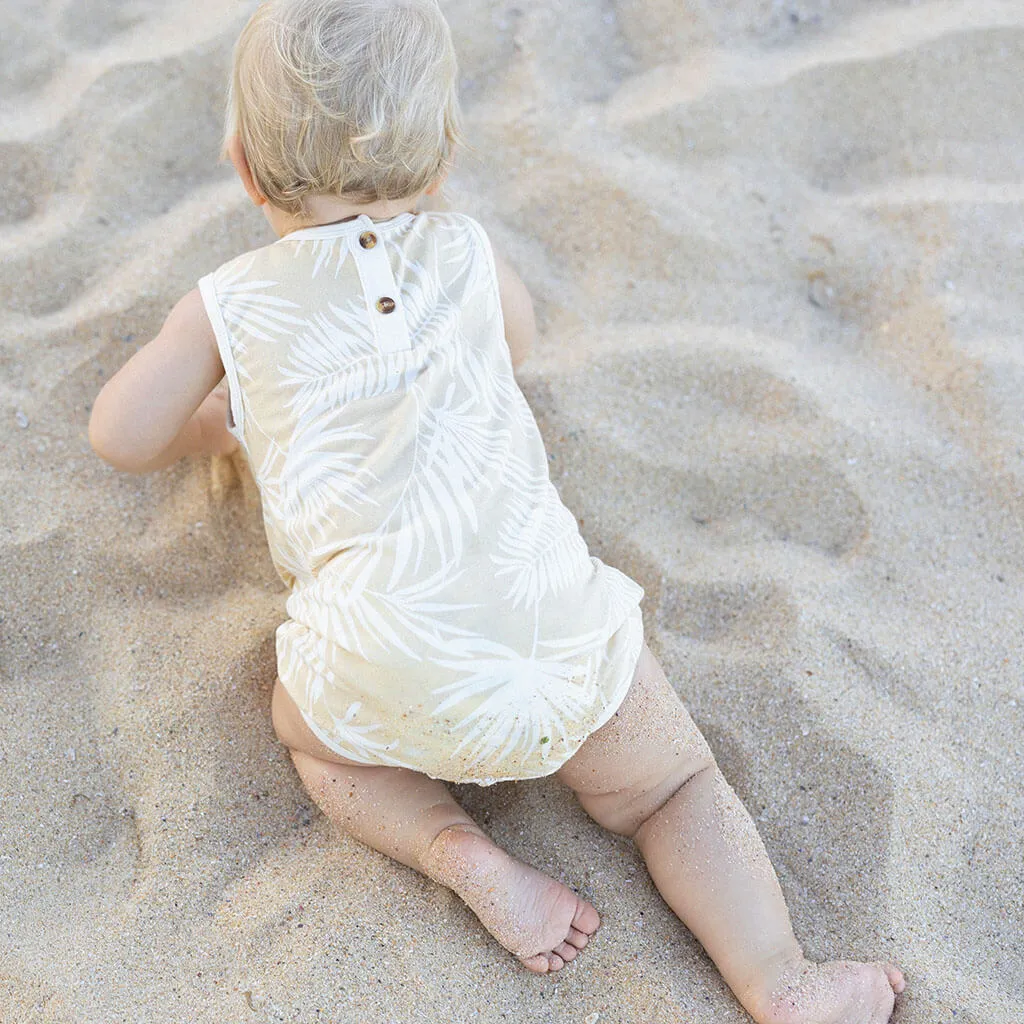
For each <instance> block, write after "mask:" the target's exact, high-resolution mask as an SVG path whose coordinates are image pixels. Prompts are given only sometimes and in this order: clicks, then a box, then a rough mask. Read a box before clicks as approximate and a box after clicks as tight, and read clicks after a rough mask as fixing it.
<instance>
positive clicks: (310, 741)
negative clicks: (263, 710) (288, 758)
mask: <svg viewBox="0 0 1024 1024" xmlns="http://www.w3.org/2000/svg"><path fill="white" fill-rule="evenodd" d="M270 716H271V720H272V721H273V723H274V732H276V733H277V738H278V739H279V740H280V741H281V742H282V743H283V744H284V745H285V746H286V747H287V748H288V749H289V750H296V751H299V752H300V753H303V754H309V755H310V756H311V757H317V758H319V759H320V760H321V761H330V762H331V763H332V764H349V765H359V764H360V763H359V762H358V761H350V760H348V759H347V758H344V757H342V756H341V755H340V754H336V753H335V752H334V751H333V750H331V749H330V748H329V747H327V746H325V745H324V744H323V743H322V742H321V741H320V739H319V737H317V735H316V734H315V733H314V732H313V730H312V729H310V727H309V726H308V725H306V720H305V719H304V718H303V717H302V712H301V711H300V710H299V706H298V705H297V704H296V703H295V701H294V700H292V698H291V694H289V693H288V691H287V690H286V689H285V688H284V685H283V684H282V683H281V680H280V679H278V680H277V681H276V682H275V683H274V695H273V697H272V698H271V701H270ZM360 767H365V765H360Z"/></svg>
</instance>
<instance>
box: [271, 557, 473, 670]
mask: <svg viewBox="0 0 1024 1024" xmlns="http://www.w3.org/2000/svg"><path fill="white" fill-rule="evenodd" d="M378 562H379V557H378V555H377V553H376V552H373V551H371V550H369V549H365V548H364V549H361V550H358V551H357V552H356V553H355V554H354V555H352V556H351V557H348V558H345V559H344V561H341V560H338V561H336V562H334V563H332V565H331V567H330V568H329V569H327V570H325V572H324V574H323V575H322V576H321V579H323V580H324V582H325V585H327V586H329V589H330V600H328V601H325V600H323V599H322V598H321V597H320V596H319V595H318V594H316V593H311V594H309V595H308V600H307V597H306V595H298V596H297V597H296V598H294V599H293V603H290V604H289V610H290V611H291V612H292V614H294V615H298V616H300V617H301V618H302V619H303V621H307V622H308V623H309V625H310V626H311V628H313V629H315V630H317V631H318V632H320V633H323V634H325V635H327V636H330V637H331V638H332V639H333V641H334V642H335V643H336V644H337V645H338V646H339V647H341V648H343V649H345V650H350V651H355V652H356V653H357V654H359V655H360V656H361V657H363V658H367V659H368V660H369V659H370V658H372V657H377V656H379V653H380V650H381V649H383V650H385V651H390V652H394V651H395V650H398V651H400V652H401V653H402V654H404V655H405V656H406V657H408V658H411V659H412V660H413V661H422V660H423V659H424V657H427V656H429V648H434V649H436V650H446V649H448V648H449V647H450V646H451V644H452V642H453V640H456V639H464V638H466V637H470V636H472V635H473V634H472V633H471V632H470V631H468V630H466V629H463V628H462V627H460V626H458V625H456V624H455V620H457V618H458V613H459V612H461V611H465V610H466V609H469V608H475V607H476V605H475V604H472V603H466V602H458V603H457V602H453V601H445V600H442V599H441V597H442V595H443V593H444V592H445V591H446V590H448V589H449V588H450V587H451V585H452V583H453V582H454V581H456V580H457V579H458V578H459V576H461V575H462V574H461V573H459V572H452V567H451V566H448V565H446V566H443V567H442V568H441V569H439V570H438V571H437V572H435V573H434V574H433V575H431V576H428V577H425V578H424V579H422V580H416V581H414V582H412V583H410V584H409V585H407V586H405V587H400V588H396V589H387V590H381V589H376V588H374V587H372V586H371V584H372V582H373V580H374V573H375V570H376V568H377V564H378ZM328 576H329V579H328ZM410 644H411V645H412V646H410ZM414 648H415V649H414Z"/></svg>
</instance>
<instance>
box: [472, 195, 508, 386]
mask: <svg viewBox="0 0 1024 1024" xmlns="http://www.w3.org/2000/svg"><path fill="white" fill-rule="evenodd" d="M462 216H463V217H465V218H466V221H467V223H468V224H469V225H470V227H471V228H472V229H473V232H474V234H475V235H476V236H477V238H478V239H479V240H480V246H481V248H482V249H483V251H484V256H485V257H486V258H487V266H488V267H489V268H490V271H491V287H492V288H493V289H494V302H495V304H496V305H497V307H498V325H499V326H500V327H501V337H502V340H503V341H504V342H505V349H506V350H507V351H508V362H509V366H511V365H512V350H511V349H510V348H509V347H508V337H507V336H506V334H505V311H504V310H503V309H502V308H501V288H500V287H499V285H498V268H497V266H496V265H495V262H494V249H493V248H492V247H491V240H490V238H488V237H487V232H486V231H484V229H483V227H482V226H481V225H480V224H478V223H477V222H476V221H475V220H473V218H472V217H469V216H467V215H466V214H463V215H462Z"/></svg>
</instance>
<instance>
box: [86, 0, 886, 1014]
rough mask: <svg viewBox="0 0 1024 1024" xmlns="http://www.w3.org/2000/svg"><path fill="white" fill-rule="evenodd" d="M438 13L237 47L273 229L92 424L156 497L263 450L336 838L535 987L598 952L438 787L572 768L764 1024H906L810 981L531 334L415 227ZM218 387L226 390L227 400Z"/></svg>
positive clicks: (485, 250) (506, 299)
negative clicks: (595, 549)
mask: <svg viewBox="0 0 1024 1024" xmlns="http://www.w3.org/2000/svg"><path fill="white" fill-rule="evenodd" d="M455 83H456V61H455V55H454V53H453V49H452V43H451V38H450V35H449V31H448V26H447V24H446V23H445V21H444V18H443V17H442V15H441V13H440V11H439V9H438V7H437V5H436V2H435V0H270V2H268V3H265V4H264V5H263V6H261V7H260V8H259V9H258V10H257V11H256V13H255V15H254V16H253V18H252V19H251V21H250V22H249V24H248V25H247V26H246V28H245V30H244V31H243V33H242V36H241V38H240V40H239V42H238V45H237V48H236V51H235V58H234V67H233V74H232V83H231V93H230V99H229V116H228V131H227V141H226V151H227V154H228V155H229V157H230V159H231V161H232V163H233V164H234V167H235V169H236V170H237V172H238V175H239V177H240V179H241V181H242V184H243V186H244V187H245V190H246V192H247V193H248V194H249V196H250V197H251V199H252V201H253V202H254V203H255V204H256V205H257V206H259V207H260V208H261V209H262V210H263V212H264V213H265V215H266V217H267V220H268V221H269V222H270V225H271V227H272V228H273V230H274V232H275V233H276V235H277V236H278V240H277V241H276V242H274V243H273V244H270V245H266V246H264V247H263V248H259V249H256V250H255V251H253V252H249V253H245V254H244V255H242V256H239V257H238V258H236V259H233V260H231V261H229V262H228V263H226V264H225V265H224V266H222V267H221V268H220V269H219V270H216V271H215V272H214V273H212V274H210V275H208V276H207V277H205V278H203V279H202V280H201V281H200V282H199V287H198V288H196V289H194V290H193V291H191V292H189V293H188V294H187V295H186V296H185V297H184V298H183V299H182V300H181V301H180V302H179V303H178V304H177V306H175V308H174V310H173V311H172V312H171V314H170V316H169V317H168V318H167V321H166V323H165V324H164V326H163V328H162V329H161V331H160V333H159V334H158V335H157V337H156V338H155V339H154V340H153V341H151V342H150V343H149V344H148V345H146V346H145V347H144V348H143V349H142V350H141V351H139V352H138V353H136V355H135V356H133V358H132V359H131V360H130V361H129V362H128V363H127V365H125V366H124V367H123V368H122V369H121V370H120V371H119V372H118V373H117V374H116V375H115V376H114V377H113V378H112V379H111V380H110V381H109V383H108V384H107V385H106V387H104V389H103V391H102V393H101V394H100V395H99V397H98V398H97V400H96V404H95V407H94V409H93V412H92V419H91V422H90V426H89V433H90V438H91V441H92V444H93V447H94V448H95V449H96V451H97V452H98V453H99V454H100V455H101V456H102V457H103V458H105V459H106V460H107V461H108V462H110V463H112V464H113V465H114V466H116V467H117V468H119V469H123V470H127V471H130V472H146V471H149V470H155V469H159V468H161V467H164V466H167V465H170V464H171V463H173V462H174V461H175V460H177V459H179V458H181V457H182V456H184V455H188V454H194V453H203V452H205V453H214V454H229V453H231V452H232V451H234V449H235V448H236V447H237V446H239V445H240V446H241V448H242V450H243V451H244V453H245V456H246V458H247V460H248V463H249V466H250V467H251V469H252V472H253V475H254V477H255V479H256V482H257V484H258V485H259V489H260V493H261V497H262V503H263V516H264V521H265V524H266V531H267V539H268V542H269V545H270V551H271V555H272V557H273V559H274V564H275V566H276V568H277V570H278V572H279V573H280V575H281V577H282V579H283V580H284V582H285V584H286V586H287V588H288V591H289V597H288V601H287V606H286V607H287V614H288V617H287V620H286V621H285V622H284V623H283V624H282V625H281V626H280V628H279V629H278V631H277V655H278V673H279V679H278V681H277V683H276V685H275V689H274V695H273V703H272V715H273V723H274V727H275V730H276V732H277V735H278V737H279V738H280V739H281V741H282V742H283V743H284V744H286V746H287V747H288V748H289V750H290V751H291V756H292V759H293V761H294V764H295V767H296V769H297V770H298V773H299V776H300V777H301V779H302V782H303V784H304V785H305V786H306V788H307V789H308V790H309V792H310V794H311V795H312V797H313V799H314V800H315V801H316V802H317V803H318V804H319V806H320V807H321V808H322V809H323V811H324V813H325V814H326V815H327V816H328V817H329V818H330V820H331V821H332V822H335V823H336V824H337V825H338V826H339V827H340V828H343V829H345V830H346V831H347V832H349V833H350V834H351V835H353V836H355V837H356V838H357V839H359V840H361V841H362V842H364V843H366V844H368V845H369V846H372V847H373V848H374V849H376V850H379V851H381V852H382V853H386V854H387V855H388V856H390V857H393V858H395V859H396V860H398V861H400V862H401V863H403V864H406V865H408V866H410V867H412V868H415V869H416V870H418V871H421V872H423V873H424V874H425V875H428V876H429V877H430V878H432V879H434V880H436V881H437V882H440V883H441V884H443V885H446V886H449V887H450V888H451V889H453V890H454V891H455V892H456V893H458V895H459V896H460V897H461V898H462V899H463V900H464V901H465V902H466V903H467V904H468V905H469V907H470V908H471V909H472V910H473V911H474V913H475V914H476V915H477V916H478V917H479V919H480V921H481V923H482V924H483V926H484V927H485V928H486V929H487V930H488V931H489V932H490V933H491V934H492V935H493V936H494V938H495V939H497V941H498V942H500V943H501V944H502V945H503V946H504V947H505V948H506V949H508V950H509V951H510V952H511V953H512V954H514V955H515V956H516V957H518V958H519V960H520V961H521V962H522V964H523V965H524V966H525V967H526V968H527V969H529V970H531V971H536V972H539V973H545V972H548V971H558V970H561V969H562V968H563V967H564V965H565V964H566V963H568V962H570V961H572V960H575V959H576V958H577V957H578V956H579V955H580V952H581V951H582V950H584V949H585V948H586V946H587V943H588V942H589V941H590V939H591V938H592V937H593V935H594V933H595V932H596V930H597V928H598V925H599V920H600V919H599V917H598V914H597V911H596V910H595V909H594V907H592V906H591V905H590V904H589V903H587V902H586V901H585V900H582V899H580V898H579V897H578V896H576V895H575V893H573V892H572V891H571V890H570V889H568V888H567V887H566V886H564V885H562V884H560V883H559V882H557V881H555V880H554V879H552V878H549V877H547V876H545V875H543V874H542V873H540V872H539V871H536V870H534V869H533V868H531V867H528V866H527V865H525V864H522V863H520V862H519V861H516V860H515V859H513V858H512V857H510V856H509V855H508V854H507V853H505V852H504V851H503V850H501V849H499V848H498V847H497V846H496V845H495V844H494V843H493V842H491V840H490V839H489V838H488V837H487V836H486V835H485V833H484V832H483V830H482V829H481V828H480V827H479V826H478V825H477V824H476V823H475V822H474V821H473V820H472V819H471V818H470V817H469V816H468V815H467V814H466V813H465V812H464V811H463V810H462V808H461V807H459V805H458V804H457V803H455V801H454V800H453V799H452V797H451V795H450V794H449V792H448V790H447V788H446V787H445V785H444V782H443V781H442V780H444V781H449V782H463V783H464V782H475V783H478V784H481V785H488V784H491V783H493V782H497V781H507V780H516V779H530V778H538V777H541V776H545V775H557V776H558V778H559V779H561V780H562V782H564V783H565V784H566V785H567V786H569V787H570V788H571V789H572V790H573V791H574V792H575V793H576V794H577V796H578V797H579V800H580V803H581V804H582V805H583V807H584V808H585V809H586V811H587V812H588V813H589V814H590V815H591V816H592V817H593V818H594V819H595V820H596V821H598V822H599V823H600V824H601V825H603V826H604V827H605V828H608V829H610V830H612V831H613V832H617V833H619V834H621V835H625V836H631V837H632V838H633V839H634V841H635V842H636V844H637V847H638V849H639V850H640V852H641V853H642V855H643V857H644V860H645V861H646V863H647V866H648V868H649V870H650V873H651V877H652V879H653V880H654V883H655V885H656V886H657V887H658V889H659V891H660V892H661V894H662V895H663V896H664V898H665V900H666V901H667V902H668V904H669V906H671V908H672V909H673V910H674V911H675V913H676V914H677V915H678V916H679V917H680V918H681V919H682V921H684V922H685V924H686V925H687V926H688V927H689V928H690V929H691V931H692V932H693V933H694V935H696V937H697V938H698V939H699V940H700V942H701V943H702V945H703V946H704V948H705V950H707V952H708V955H709V956H710V957H711V958H712V960H714V962H715V964H716V965H717V966H718V968H719V970H720V971H721V972H722V975H723V977H724V978H725V980H726V981H727V982H728V984H729V986H730V987H731V988H732V990H733V992H734V993H735V995H736V997H737V999H739V1001H740V1002H741V1003H742V1004H743V1006H744V1007H745V1008H746V1009H747V1011H748V1012H749V1013H750V1015H751V1016H752V1017H753V1018H754V1019H755V1020H757V1021H760V1022H762V1024H767V1022H791V1024H797V1022H807V1024H828V1022H843V1024H881V1022H883V1021H886V1020H888V1019H889V1016H890V1013H891V1011H892V1008H893V1002H894V999H895V995H896V993H898V992H900V991H902V990H903V987H904V981H903V976H902V974H901V973H900V971H899V970H898V969H896V968H895V967H893V966H892V965H889V964H859V963H848V962H842V963H828V964H814V963H810V962H809V961H807V960H806V959H805V958H804V955H803V953H802V951H801V948H800V945H799V944H798V942H797V940H796V938H795V937H794V935H793V931H792V929H791V927H790V921H789V914H788V912H787V910H786V905H785V902H784V901H783V896H782V892H781V890H780V888H779V883H778V880H777V879H776V876H775V872H774V871H773V870H772V866H771V864H770V863H769V861H768V857H767V855H766V853H765V849H764V846H763V845H762V843H761V840H760V838H759V837H758V834H757V832H756V830H755V828H754V825H753V823H752V821H751V820H750V818H749V816H748V815H747V814H746V812H745V811H744V809H743V807H742V806H741V804H740V802H739V800H738V799H737V797H736V795H735V794H734V793H733V791H732V790H731V789H730V787H729V786H728V784H727V783H726V781H725V779H724V778H723V777H722V774H721V772H720V771H719V770H718V767H717V766H716V764H715V761H714V758H713V757H712V755H711V752H710V750H709V749H708V746H707V744H706V743H705V741H704V739H703V737H702V736H701V734H700V732H699V731H698V730H697V728H696V726H695V725H694V723H693V721H692V720H691V719H690V717H689V715H688V714H687V712H686V710H685V708H684V707H683V705H682V704H681V703H680V701H679V698H678V697H677V696H676V693H675V691H674V690H673V688H672V686H671V685H670V684H669V683H668V682H667V680H666V679H665V675H664V673H663V672H662V670H661V668H660V667H659V665H658V663H657V661H656V660H655V659H654V657H653V655H652V654H651V652H650V650H649V649H648V648H647V647H646V646H645V645H644V640H643V628H642V621H641V617H640V610H639V603H640V599H641V597H642V596H643V591H642V589H641V588H640V587H639V586H638V585H637V584H636V583H634V582H633V581H632V580H630V579H628V578H627V577H626V576H624V575H623V574H622V573H620V572H618V571H617V570H615V569H612V568H611V567H609V566H607V565H604V564H603V563H602V562H601V561H600V560H599V559H597V558H594V557H591V556H590V555H589V553H588V551H587V548H586V545H585V544H584V542H583V540H582V538H581V537H580V534H579V531H578V529H577V524H576V521H575V519H574V517H573V516H572V514H571V513H570V512H568V511H567V510H566V508H565V507H564V506H563V505H562V503H561V501H560V500H559V497H558V494H557V492H556V490H555V488H554V487H553V485H552V484H551V482H550V480H549V478H548V472H547V458H546V456H545V452H544V447H543V444H542V441H541V438H540V434H539V431H538V429H537V425H536V423H535V421H534V419H533V416H532V414H531V412H530V409H529V406H528V405H527V403H526V401H525V399H524V398H523V395H522V392H521V391H520V390H519V387H518V385H517V384H516V382H515V378H514V377H513V368H514V367H516V366H517V365H518V364H519V363H520V362H521V361H522V360H523V359H524V358H525V356H526V355H527V353H528V352H529V350H530V346H531V343H532V341H533V337H534V331H535V324H534V318H533V310H532V306H531V303H530V298H529V296H528V294H527V292H526V289H525V287H524V286H523V284H522V282H521V281H520V279H519V278H518V277H517V276H516V274H515V273H514V272H513V271H512V270H511V269H509V267H508V266H507V265H506V264H505V263H504V262H503V261H502V260H501V259H499V258H498V257H497V255H495V254H494V253H493V251H492V249H491V246H490V243H489V241H488V238H487V236H486V235H485V233H484V232H483V230H482V229H481V228H480V226H479V225H478V224H477V223H476V222H475V221H473V220H471V219H470V218H469V217H466V216H464V215H462V214H456V213H447V212H420V211H421V207H422V205H423V203H424V197H425V196H429V195H431V194H432V193H434V192H436V191H437V190H438V189H439V187H440V186H441V184H442V182H443V181H444V178H445V176H446V174H447V172H448V170H449V168H450V166H451V162H452V157H453V152H454V149H455V146H456V144H457V141H458V105H457V100H456V95H455ZM223 380H226V388H225V387H224V386H222V385H221V382H222V381H223Z"/></svg>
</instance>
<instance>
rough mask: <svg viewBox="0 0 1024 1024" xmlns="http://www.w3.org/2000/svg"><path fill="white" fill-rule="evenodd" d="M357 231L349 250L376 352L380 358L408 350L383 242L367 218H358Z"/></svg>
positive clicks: (352, 237) (404, 325)
mask: <svg viewBox="0 0 1024 1024" xmlns="http://www.w3.org/2000/svg"><path fill="white" fill-rule="evenodd" d="M358 220H359V231H357V232H353V233H352V235H351V236H350V238H349V248H350V249H351V251H352V256H353V258H354V259H355V262H356V267H357V269H358V270H359V280H360V282H361V283H362V286H363V297H364V298H365V299H366V311H367V313H368V315H369V318H370V324H371V325H372V327H373V335H374V339H375V340H376V342H377V349H378V351H379V352H380V353H381V354H382V355H388V354H390V353H392V352H402V351H404V350H406V349H409V348H411V347H412V343H411V340H410V338H409V328H408V327H407V326H406V322H405V309H404V307H403V306H402V297H401V296H400V295H399V293H398V282H397V281H395V275H394V274H393V273H392V272H391V263H390V262H389V261H388V257H387V253H386V252H385V251H384V240H383V239H382V238H381V236H380V234H379V233H378V232H377V230H376V225H375V224H374V223H373V221H372V220H370V218H369V217H367V216H365V215H363V216H360V217H359V218H358Z"/></svg>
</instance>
